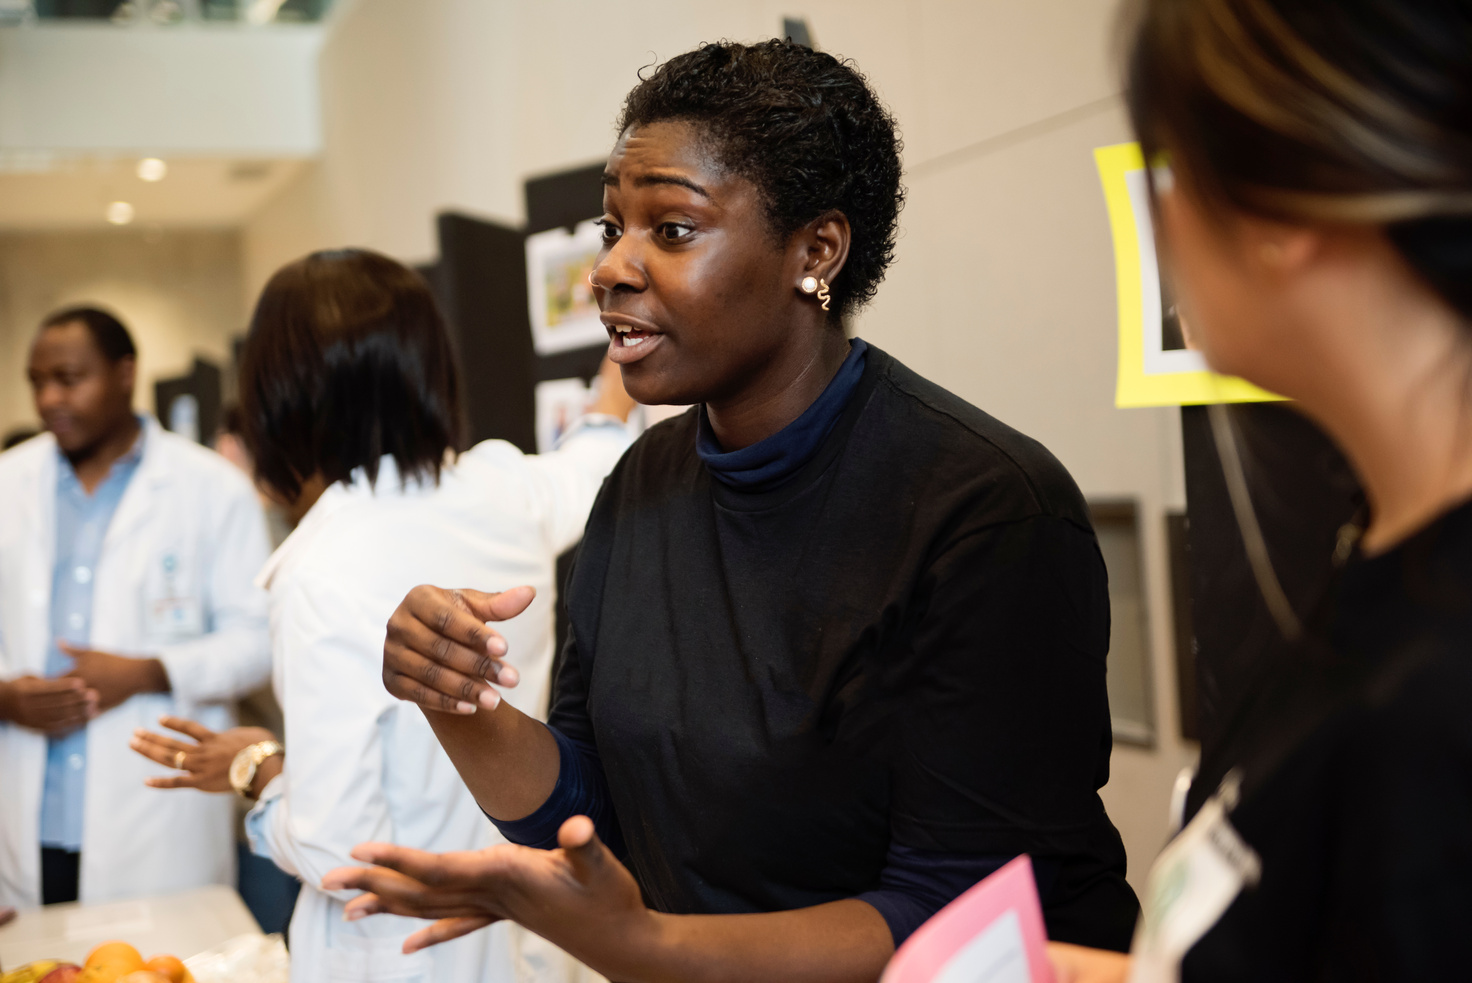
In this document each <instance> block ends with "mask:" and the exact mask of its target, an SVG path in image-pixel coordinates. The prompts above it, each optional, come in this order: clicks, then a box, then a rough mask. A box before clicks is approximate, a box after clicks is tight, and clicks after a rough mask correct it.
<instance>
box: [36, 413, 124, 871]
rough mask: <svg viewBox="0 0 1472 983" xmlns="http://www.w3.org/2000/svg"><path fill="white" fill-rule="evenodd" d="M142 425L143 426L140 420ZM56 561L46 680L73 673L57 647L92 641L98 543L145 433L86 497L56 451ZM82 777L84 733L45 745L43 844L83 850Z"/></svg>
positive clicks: (76, 732) (82, 729) (99, 555)
mask: <svg viewBox="0 0 1472 983" xmlns="http://www.w3.org/2000/svg"><path fill="white" fill-rule="evenodd" d="M139 422H140V425H141V423H142V421H139ZM56 456H57V462H56V562H55V565H54V566H53V567H52V568H51V639H52V641H51V645H50V646H49V647H48V648H47V649H46V675H47V676H48V677H51V676H64V675H66V674H67V673H68V672H70V671H71V670H72V666H73V662H72V658H71V656H69V655H67V654H65V653H64V652H62V651H61V648H60V647H59V646H58V645H57V644H56V643H57V641H64V642H66V643H68V644H70V645H75V646H78V647H82V648H85V647H87V646H88V645H89V644H91V638H92V585H93V582H94V578H95V576H96V573H97V561H98V560H100V559H101V558H102V541H103V538H104V537H105V536H106V535H107V527H108V525H109V524H111V522H112V517H113V513H114V512H116V511H117V509H118V503H119V502H121V501H122V499H123V492H124V491H126V490H127V487H128V482H129V481H131V480H132V478H133V474H134V472H136V471H137V470H138V462H139V461H140V460H142V458H143V434H142V433H139V435H138V440H137V442H136V443H134V444H133V448H132V450H130V451H128V453H126V454H124V455H123V456H122V457H120V458H118V459H117V460H116V461H114V462H113V465H112V469H111V470H110V471H108V473H107V477H106V478H104V479H103V480H102V484H100V485H98V486H97V490H96V491H94V492H93V493H92V494H91V495H88V494H87V490H86V489H85V488H83V487H82V483H81V481H79V480H78V479H77V472H76V471H75V470H73V468H72V464H71V462H70V461H68V460H67V459H66V455H65V454H62V453H61V451H60V450H58V451H57V452H56ZM86 777H87V728H85V727H79V728H77V729H76V730H74V731H72V732H70V733H68V734H62V735H59V736H55V737H51V738H50V739H48V741H47V749H46V785H45V788H44V790H43V792H42V796H41V845H42V846H49V847H59V848H61V849H63V850H71V851H73V852H77V851H80V850H81V849H82V803H83V796H84V794H85V791H86Z"/></svg>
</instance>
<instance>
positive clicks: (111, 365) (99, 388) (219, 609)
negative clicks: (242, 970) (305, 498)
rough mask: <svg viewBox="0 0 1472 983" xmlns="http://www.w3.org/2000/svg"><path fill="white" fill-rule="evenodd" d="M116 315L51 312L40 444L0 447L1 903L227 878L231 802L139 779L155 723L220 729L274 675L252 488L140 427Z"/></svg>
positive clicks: (42, 357)
mask: <svg viewBox="0 0 1472 983" xmlns="http://www.w3.org/2000/svg"><path fill="white" fill-rule="evenodd" d="M135 374H136V351H135V348H134V346H133V341H132V339H131V337H129V335H128V332H127V329H126V328H124V327H123V325H122V324H121V323H120V322H118V320H117V319H116V318H114V317H113V316H112V315H110V314H107V313H106V312H104V311H100V310H96V309H92V308H73V309H70V310H66V311H62V312H59V313H58V314H55V315H53V316H52V317H49V318H47V320H46V321H45V323H44V324H43V325H42V327H41V330H40V332H39V333H38V335H37V337H36V341H35V343H34V345H33V347H32V350H31V355H30V361H29V366H28V375H29V379H30V384H31V389H32V393H33V394H34V397H35V403H36V410H37V413H38V414H39V415H40V417H41V419H42V421H43V423H44V424H45V427H46V430H47V432H46V433H44V434H42V435H40V436H39V437H36V438H34V439H32V440H29V441H27V442H25V443H23V444H21V445H20V446H19V447H16V448H14V449H13V450H10V451H7V452H6V453H4V454H3V455H0V905H6V904H11V905H20V906H23V907H24V906H33V905H36V904H39V903H42V902H43V901H44V902H55V901H65V900H73V899H77V898H80V900H82V901H89V902H97V901H108V900H116V899H121V898H128V897H138V896H145V895H155V894H163V893H168V892H171V891H179V890H185V889H188V888H191V887H198V886H202V885H205V884H215V883H231V882H232V881H233V876H234V838H233V833H232V826H231V824H232V810H231V803H230V802H229V801H228V800H225V799H222V798H219V797H213V796H207V795H203V794H200V793H188V794H186V795H178V794H173V795H170V794H167V793H162V792H159V791H156V790H153V789H149V788H147V787H145V786H144V784H143V782H144V779H145V778H147V777H149V776H151V775H156V774H160V773H162V772H163V771H164V769H161V768H160V767H159V766H157V765H154V764H151V763H149V762H148V761H146V760H144V759H141V758H140V757H139V756H137V755H135V754H133V753H131V752H130V751H129V750H128V742H129V739H130V737H131V736H132V733H133V731H134V729H135V728H139V727H149V726H153V725H154V723H155V722H156V721H157V720H158V718H159V716H160V715H161V714H165V713H167V714H179V715H183V716H189V717H193V718H196V719H199V720H202V721H214V722H215V726H220V727H226V726H229V725H230V723H231V721H232V711H231V709H230V701H231V700H233V699H235V698H236V697H238V696H240V695H241V694H243V693H246V692H248V691H250V690H252V689H254V688H256V687H258V686H260V685H261V683H262V682H263V681H264V680H265V679H267V678H268V676H269V674H270V665H271V662H270V646H269V642H268V639H267V627H266V596H265V594H264V592H263V591H261V590H260V589H259V588H257V587H256V586H254V584H253V578H254V577H255V574H256V573H257V572H258V571H259V569H260V567H261V565H262V563H263V562H264V560H265V558H266V556H267V552H268V549H269V547H268V542H267V537H266V530H265V524H264V519H263V516H262V513H261V509H260V506H259V504H258V502H257V501H256V498H255V495H254V492H253V490H252V488H251V487H250V484H249V482H248V481H247V480H246V479H245V478H244V477H243V476H242V475H241V474H240V473H239V472H238V471H237V470H236V469H235V468H234V467H232V466H231V465H230V464H229V463H228V462H227V461H225V460H224V459H223V458H220V457H219V456H217V455H216V454H214V453H213V452H211V451H208V450H205V449H204V448H202V447H199V446H197V445H195V444H193V443H192V442H190V441H187V440H185V439H183V438H181V437H177V436H174V435H173V434H170V433H168V432H167V431H165V430H164V429H163V428H161V427H160V426H159V425H158V424H157V423H156V422H155V421H153V420H152V419H144V418H141V417H139V416H136V415H134V413H133V410H132V400H133V386H134V378H135Z"/></svg>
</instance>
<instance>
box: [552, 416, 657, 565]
mask: <svg viewBox="0 0 1472 983" xmlns="http://www.w3.org/2000/svg"><path fill="white" fill-rule="evenodd" d="M631 443H633V440H632V438H631V437H630V436H629V432H628V430H626V429H624V428H623V427H618V426H607V425H593V426H580V427H578V428H576V429H574V430H573V431H572V432H571V433H569V434H568V435H567V436H566V437H565V438H564V439H563V441H562V443H561V444H559V445H558V447H557V449H556V450H554V451H550V452H549V453H546V454H534V455H531V456H529V457H527V459H526V460H527V464H528V465H529V471H530V477H531V485H532V496H533V498H534V499H535V500H536V502H537V504H538V506H539V508H540V510H541V515H542V528H543V532H544V535H545V537H546V543H547V547H548V549H549V550H550V551H551V553H552V555H553V556H556V555H557V554H559V553H561V552H563V551H564V550H566V549H568V548H569V547H571V546H572V545H573V544H574V543H576V542H577V541H578V540H579V539H581V538H582V535H583V527H584V526H586V525H587V524H588V513H589V512H592V511H593V500H594V499H595V498H597V497H598V489H600V488H602V487H603V479H604V478H606V477H608V473H609V472H610V471H612V470H613V466H614V465H615V464H617V463H618V459H619V458H620V457H623V454H624V451H626V450H628V449H629V445H630V444H631Z"/></svg>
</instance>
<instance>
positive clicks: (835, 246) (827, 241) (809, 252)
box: [792, 211, 853, 283]
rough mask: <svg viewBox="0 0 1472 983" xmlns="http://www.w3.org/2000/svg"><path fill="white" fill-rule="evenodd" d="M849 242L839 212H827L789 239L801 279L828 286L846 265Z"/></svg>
mask: <svg viewBox="0 0 1472 983" xmlns="http://www.w3.org/2000/svg"><path fill="white" fill-rule="evenodd" d="M852 238H853V230H852V229H851V228H850V226H849V224H848V216H846V215H844V214H843V213H842V212H840V211H827V212H824V213H823V214H822V215H819V216H818V217H817V218H815V219H813V220H812V221H811V222H809V223H808V224H807V225H806V226H804V227H803V228H802V229H800V230H799V231H798V232H797V234H796V235H794V236H793V237H792V247H793V251H794V253H795V254H796V259H797V263H798V267H799V270H800V273H801V275H802V276H814V277H818V278H819V279H821V280H825V281H827V282H829V283H832V282H833V280H834V279H835V278H836V277H837V276H838V273H839V271H840V270H842V269H843V264H844V263H845V262H847V261H848V247H849V243H850V241H851V240H852Z"/></svg>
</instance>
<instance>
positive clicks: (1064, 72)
mask: <svg viewBox="0 0 1472 983" xmlns="http://www.w3.org/2000/svg"><path fill="white" fill-rule="evenodd" d="M794 8H796V9H794ZM784 14H786V15H802V16H806V17H807V18H808V21H809V24H810V26H811V27H812V30H813V32H814V35H815V38H816V40H817V42H818V43H819V45H820V46H821V47H823V48H824V49H825V50H828V51H830V52H833V53H835V54H839V55H842V56H847V57H851V58H853V59H854V60H855V61H856V63H857V64H858V66H859V67H860V68H861V69H862V70H863V71H864V72H865V73H866V74H867V75H868V76H869V78H870V80H871V81H872V83H873V84H874V85H875V87H876V88H877V89H878V91H879V92H880V94H881V95H882V96H883V97H884V98H885V100H886V101H887V102H888V103H889V104H890V106H891V107H892V109H893V110H894V111H895V113H896V115H897V116H898V118H899V121H900V125H901V127H902V129H903V133H904V137H905V141H906V153H905V160H906V169H907V178H906V181H907V184H908V187H909V194H910V197H909V203H908V205H907V207H906V209H905V212H904V214H903V216H902V225H903V236H902V239H901V242H900V247H899V253H898V259H897V262H896V265H895V267H894V268H893V270H892V272H891V274H890V277H889V280H888V282H887V283H886V284H885V286H884V287H883V288H882V289H881V291H880V293H879V297H878V299H877V301H876V302H875V304H874V305H873V307H872V308H871V309H870V310H868V311H865V312H863V313H862V314H861V316H860V317H859V318H858V321H857V323H856V329H857V332H858V333H859V334H860V335H862V336H863V337H865V338H867V339H869V340H870V341H872V342H874V343H876V344H878V345H880V346H881V347H883V348H885V349H887V350H889V351H890V352H891V353H893V354H894V355H896V356H898V357H899V358H900V359H902V360H903V361H905V362H907V363H908V364H910V365H911V366H912V367H913V368H915V369H916V370H918V371H919V372H921V373H922V374H925V375H927V376H929V377H931V378H933V379H935V380H936V381H938V382H940V383H942V384H943V385H945V386H947V387H949V388H951V389H953V390H954V391H956V392H957V393H959V394H961V395H962V396H964V397H966V398H967V399H969V400H971V401H972V402H974V403H976V404H977V405H979V406H981V407H982V408H984V409H986V410H988V411H989V412H991V413H993V414H994V415H996V416H998V417H1000V418H1001V419H1003V420H1005V421H1007V422H1008V423H1011V424H1013V425H1014V426H1017V427H1018V428H1020V429H1022V430H1024V431H1026V432H1028V433H1030V434H1032V435H1033V436H1035V437H1037V438H1039V439H1040V440H1042V441H1043V442H1044V443H1045V444H1047V445H1048V446H1049V447H1050V448H1051V449H1052V450H1053V451H1054V453H1056V454H1057V455H1058V457H1059V458H1060V459H1061V460H1062V461H1063V463H1064V464H1065V465H1067V466H1068V468H1069V469H1070V470H1071V471H1072V472H1073V474H1074V476H1075V477H1076V478H1077V479H1078V481H1079V484H1080V485H1081V486H1082V487H1083V489H1084V492H1085V494H1087V495H1089V496H1091V497H1100V498H1103V497H1109V498H1118V497H1130V498H1135V499H1137V500H1138V501H1139V502H1140V504H1141V506H1142V515H1143V522H1144V551H1145V554H1146V561H1147V562H1146V572H1147V586H1148V588H1149V599H1150V640H1151V642H1152V644H1153V648H1154V656H1155V661H1154V668H1155V687H1156V697H1157V699H1156V705H1157V717H1158V723H1159V731H1160V735H1161V740H1160V745H1159V747H1158V748H1157V749H1156V750H1154V751H1143V750H1139V749H1135V748H1128V747H1119V748H1117V749H1116V751H1115V754H1114V762H1113V779H1112V781H1111V783H1110V785H1109V786H1108V788H1107V789H1106V790H1105V799H1106V802H1107V804H1108V805H1109V808H1110V811H1111V814H1112V815H1113V816H1114V817H1115V821H1116V822H1117V824H1118V825H1119V826H1120V828H1121V830H1122V831H1123V833H1124V835H1125V840H1126V845H1127V847H1128V848H1129V851H1130V858H1131V879H1132V880H1133V881H1134V882H1135V883H1136V884H1137V885H1139V884H1141V883H1142V876H1143V873H1144V870H1145V866H1146V864H1147V863H1148V861H1149V860H1150V859H1151V858H1152V857H1153V855H1154V854H1155V852H1156V851H1157V850H1158V848H1159V847H1160V845H1161V844H1162V843H1163V841H1164V839H1165V837H1166V833H1167V829H1166V822H1167V820H1166V807H1167V802H1168V799H1169V791H1170V786H1171V782H1172V780H1173V779H1174V776H1175V774H1176V772H1177V771H1178V770H1179V768H1180V767H1181V766H1182V765H1183V764H1185V763H1187V762H1188V761H1189V760H1190V759H1191V758H1192V756H1193V754H1194V750H1193V749H1192V748H1190V747H1187V746H1185V745H1183V744H1182V743H1181V742H1180V741H1179V740H1178V739H1177V738H1176V737H1175V735H1176V734H1177V732H1178V725H1177V720H1176V714H1175V709H1174V708H1175V699H1174V691H1175V690H1174V687H1175V678H1174V669H1173V664H1172V660H1171V658H1170V652H1171V646H1172V636H1171V631H1170V619H1169V611H1168V603H1169V596H1170V595H1169V590H1168V576H1167V568H1166V553H1165V541H1164V539H1165V537H1164V522H1163V511H1164V509H1166V508H1167V507H1171V506H1177V507H1178V506H1180V505H1181V504H1182V503H1183V500H1184V491H1183V478H1182V473H1181V463H1180V453H1179V446H1180V437H1179V432H1178V423H1177V415H1176V413H1175V411H1173V410H1128V411H1123V410H1115V409H1114V408H1113V405H1112V394H1113V384H1114V342H1113V337H1114V316H1115V299H1114V285H1113V265H1112V264H1113V261H1112V257H1111V253H1110V249H1111V245H1110V239H1109V231H1108V225H1107V218H1106V215H1105V210H1104V203H1103V199H1102V195H1101V193H1100V190H1099V182H1098V179H1097V177H1096V176H1095V173H1094V169H1093V161H1092V157H1091V150H1092V148H1094V147H1096V146H1100V145H1104V144H1108V143H1115V142H1119V141H1122V140H1126V139H1128V130H1127V126H1126V124H1125V120H1124V118H1123V115H1122V110H1121V106H1120V102H1119V99H1118V90H1119V83H1118V80H1117V78H1116V75H1115V73H1114V71H1113V69H1112V67H1111V57H1110V38H1111V37H1112V28H1113V22H1114V2H1113V0H1025V2H1020V0H910V2H900V3H895V2H893V0H810V2H808V3H806V4H788V3H780V4H779V3H775V2H768V0H746V2H734V0H732V2H714V0H703V2H694V3H691V2H679V0H630V2H627V3H624V4H621V5H618V6H617V7H611V6H609V5H606V4H602V3H597V2H595V0H541V2H538V3H508V2H489V0H424V2H420V3H412V4H411V3H408V2H407V0H358V2H356V3H355V4H353V5H352V6H351V7H350V8H348V9H347V10H346V11H345V12H344V14H343V16H342V17H341V18H340V20H339V22H338V23H337V24H335V25H334V27H333V31H332V34H331V36H330V37H329V39H328V41H327V43H326V46H325V48H324V51H323V58H322V69H321V70H322V91H323V99H324V103H323V137H324V153H323V156H322V159H321V161H320V163H319V164H317V165H316V166H315V167H313V168H312V169H311V170H310V172H309V173H307V174H306V175H304V176H303V178H302V179H301V180H300V181H299V182H298V183H297V184H296V185H294V186H293V187H292V188H290V189H289V190H288V191H287V192H286V193H284V194H283V195H282V196H281V197H280V198H279V199H277V201H276V202H274V203H273V204H272V205H271V206H268V207H267V208H266V209H265V210H264V211H263V212H262V213H261V214H260V215H259V216H258V217H257V218H256V219H255V220H254V221H253V222H251V223H250V224H249V225H248V226H247V228H246V230H245V255H246V280H247V283H248V285H249V287H250V289H252V290H254V289H255V288H256V287H257V286H258V285H259V284H260V283H262V282H263V281H264V279H265V277H266V276H268V275H269V273H270V272H271V270H273V269H274V268H275V267H276V266H277V265H279V264H280V263H282V262H285V261H287V260H289V259H292V258H294V257H296V256H298V255H300V254H302V253H304V252H306V251H308V250H310V249H315V248H322V247H325V246H335V245H348V244H353V245H364V246H369V247H372V248H377V249H380V250H383V251H386V252H389V253H391V254H395V255H397V256H400V257H402V258H405V259H410V260H419V259H428V258H431V257H433V255H434V252H435V247H434V241H433V234H434V228H433V215H434V213H435V212H436V211H438V210H441V209H444V208H448V207H454V208H457V209H461V210H466V211H470V212H473V213H481V214H484V215H487V216H492V217H497V218H501V219H504V220H508V221H519V220H520V218H521V213H522V201H521V182H522V180H523V179H524V178H525V177H526V176H528V175H531V174H535V173H539V172H545V171H550V170H557V169H562V168H565V167H569V166H573V165H577V164H582V163H586V162H589V161H592V160H596V159H598V158H600V157H602V156H604V155H605V154H606V153H607V151H608V148H609V146H610V145H611V143H612V141H613V137H614V133H613V130H612V121H613V119H614V116H615V114H616V112H617V110H618V107H619V104H620V103H621V101H622V99H623V96H624V94H625V93H626V92H627V90H628V89H629V88H630V87H631V86H632V85H633V84H634V82H635V81H636V72H637V70H638V69H639V68H640V67H641V66H644V65H647V64H649V63H651V62H653V61H655V60H656V58H665V57H669V56H670V55H674V54H678V53H679V52H681V51H684V50H686V49H688V48H690V47H693V46H694V45H695V44H697V43H699V42H700V41H703V40H710V39H716V38H721V37H729V38H736V39H758V38H761V37H768V36H771V35H772V34H774V33H775V32H776V31H777V30H778V28H779V26H780V23H781V21H780V18H781V17H782V16H783V15H784Z"/></svg>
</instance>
